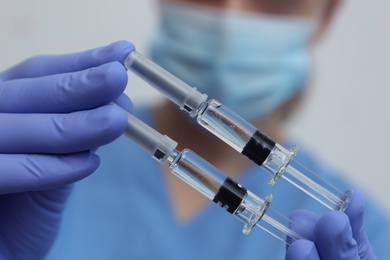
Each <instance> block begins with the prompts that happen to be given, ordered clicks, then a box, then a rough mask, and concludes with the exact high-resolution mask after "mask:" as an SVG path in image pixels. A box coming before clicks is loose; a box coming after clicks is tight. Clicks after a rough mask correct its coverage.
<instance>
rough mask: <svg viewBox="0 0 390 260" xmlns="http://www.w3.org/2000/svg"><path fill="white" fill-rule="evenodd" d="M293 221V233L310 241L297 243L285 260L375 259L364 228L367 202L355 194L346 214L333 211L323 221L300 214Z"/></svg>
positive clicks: (305, 212)
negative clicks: (365, 204)
mask: <svg viewBox="0 0 390 260" xmlns="http://www.w3.org/2000/svg"><path fill="white" fill-rule="evenodd" d="M290 219H291V221H292V222H293V223H296V225H299V227H297V226H296V225H291V226H290V227H291V229H293V230H295V231H296V232H298V233H300V234H302V235H303V236H305V237H306V238H308V239H309V240H297V241H295V242H293V243H292V244H291V245H290V246H289V248H288V249H287V253H286V259H288V260H301V259H332V260H337V259H376V257H375V254H374V252H373V250H372V248H371V245H370V242H369V241H368V238H367V235H366V232H365V228H364V198H363V196H362V194H361V193H359V192H357V191H355V193H354V195H353V198H352V200H351V202H350V205H349V206H348V208H347V209H346V211H345V213H342V212H340V211H331V212H328V213H326V214H325V215H324V216H322V217H321V218H318V217H317V216H315V215H314V214H313V213H311V212H308V211H304V210H299V211H296V212H294V213H293V214H292V215H291V216H290Z"/></svg>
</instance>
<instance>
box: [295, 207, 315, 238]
mask: <svg viewBox="0 0 390 260" xmlns="http://www.w3.org/2000/svg"><path fill="white" fill-rule="evenodd" d="M318 219H319V217H318V216H317V215H316V214H314V213H313V212H311V211H308V210H304V209H300V210H296V211H294V212H292V213H291V214H290V223H289V227H290V228H291V229H292V230H294V231H295V232H297V233H298V234H300V235H301V236H303V237H304V238H306V239H308V240H312V239H313V233H314V227H315V225H316V222H317V221H318Z"/></svg>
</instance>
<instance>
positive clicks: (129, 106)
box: [114, 94, 134, 113]
mask: <svg viewBox="0 0 390 260" xmlns="http://www.w3.org/2000/svg"><path fill="white" fill-rule="evenodd" d="M114 103H115V104H117V105H118V106H120V107H121V108H123V109H124V110H126V111H127V112H129V113H132V112H133V109H134V105H133V102H131V100H130V98H129V97H128V96H127V95H126V94H122V95H120V96H119V97H118V98H117V99H115V100H114Z"/></svg>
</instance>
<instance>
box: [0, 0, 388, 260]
mask: <svg viewBox="0 0 390 260" xmlns="http://www.w3.org/2000/svg"><path fill="white" fill-rule="evenodd" d="M338 3H339V1H338V0H319V1H309V0H290V1H284V0H278V1H267V0H262V1H244V0H230V1H211V0H210V1H207V0H202V1H200V0H198V1H196V0H176V1H173V0H172V1H165V0H161V1H160V2H159V4H160V7H159V8H160V19H161V21H160V26H159V28H158V30H157V32H156V34H155V38H154V39H153V41H152V45H151V52H150V56H151V58H152V59H153V60H155V61H156V62H157V63H158V64H160V65H161V66H163V67H164V68H166V69H167V70H169V71H171V72H172V73H173V74H175V75H177V76H178V77H180V78H181V79H183V80H184V81H186V82H188V83H189V84H190V85H192V86H195V87H197V88H198V89H199V90H200V91H201V92H205V93H207V94H209V96H210V97H214V98H216V99H218V100H220V101H221V102H222V103H223V104H225V105H227V106H228V107H230V108H231V109H232V110H234V111H236V112H237V113H238V114H240V115H241V116H243V117H244V118H246V119H247V120H249V121H251V122H252V123H253V124H254V125H256V126H257V127H258V128H259V129H261V130H262V131H264V132H265V133H267V134H268V135H269V136H270V137H272V138H273V139H274V140H276V141H277V142H278V143H281V144H283V146H285V147H291V146H292V144H294V142H293V140H290V139H289V138H288V136H287V135H286V134H285V133H284V131H283V122H284V121H285V119H286V118H287V117H288V116H289V115H290V114H291V113H293V111H294V110H295V108H296V107H297V106H298V104H299V103H300V100H301V99H302V97H303V94H304V91H305V88H306V84H307V82H308V79H309V77H310V73H309V68H310V55H309V50H310V48H311V47H312V46H314V45H315V43H316V42H317V41H318V39H320V38H321V36H322V34H323V32H324V30H325V29H326V27H327V25H328V23H329V22H330V20H331V17H332V15H333V14H334V12H335V11H336V9H337V6H338ZM133 49H134V46H133V45H132V44H130V43H128V42H117V43H113V44H111V45H109V46H105V47H101V48H97V49H94V50H90V51H85V52H81V53H76V54H68V55H60V56H39V57H34V58H32V59H29V60H26V61H25V62H23V63H21V64H19V65H17V66H16V67H13V68H11V69H9V70H7V71H5V72H3V73H1V74H0V84H1V85H0V90H1V92H0V93H2V96H1V101H2V102H1V103H2V104H0V112H1V113H2V114H1V117H2V121H4V122H6V124H2V126H1V127H0V136H7V137H9V138H6V139H4V138H1V137H0V149H2V150H1V152H2V154H1V156H0V162H2V164H3V165H6V166H7V167H6V168H7V171H5V170H3V169H4V167H1V169H2V170H0V173H1V174H0V176H5V177H4V178H2V182H1V184H0V191H1V193H2V194H3V195H1V196H0V200H1V201H0V203H1V204H0V207H1V209H2V210H1V214H0V225H1V230H2V231H1V232H0V235H1V236H0V240H1V243H0V254H1V255H2V256H3V258H8V259H12V258H16V259H18V258H22V259H23V258H27V259H29V258H34V259H35V258H36V259H39V258H43V257H45V258H46V259H283V258H285V257H286V258H287V259H320V258H321V259H372V258H374V254H376V256H377V257H379V258H381V259H387V258H389V257H390V250H388V249H387V243H386V241H389V239H390V220H389V218H388V217H387V216H386V215H385V214H384V212H382V211H381V210H380V208H379V206H378V205H375V203H373V202H372V201H371V200H370V198H369V197H367V196H365V199H366V202H365V206H363V199H362V196H361V193H357V194H355V196H354V199H353V202H352V203H351V206H350V207H349V208H348V209H347V211H346V213H345V214H344V213H341V212H327V210H326V209H325V208H324V207H323V206H322V205H320V204H319V203H318V202H316V201H314V200H313V199H311V198H309V197H308V196H307V195H305V194H304V193H302V192H301V191H299V190H298V189H295V188H294V187H292V186H291V185H290V184H288V183H286V182H284V181H280V182H278V183H277V184H276V185H275V186H274V187H269V186H268V185H267V181H268V178H269V176H268V174H266V173H265V172H264V170H263V169H261V168H259V167H258V166H256V165H254V164H253V163H251V162H250V161H249V160H247V159H246V158H244V157H242V156H240V155H239V154H237V153H236V152H235V151H233V150H232V149H231V148H229V147H227V146H226V145H225V144H224V143H223V142H221V141H220V140H218V139H217V138H216V137H214V136H212V135H211V134H210V133H208V132H206V131H204V130H203V129H202V128H201V127H199V126H198V125H197V124H196V122H194V121H192V120H191V119H190V118H189V117H188V116H187V115H185V114H183V113H182V112H181V111H179V110H178V108H177V107H176V106H175V105H174V104H172V103H170V102H168V101H164V102H162V103H160V104H157V105H154V106H147V107H139V108H138V107H137V108H134V109H133V108H132V106H131V102H130V101H129V100H128V98H127V97H126V96H124V95H122V92H123V90H124V88H125V86H126V82H127V75H126V71H125V69H124V68H123V66H122V65H121V64H123V61H124V59H125V58H126V56H127V55H128V53H129V52H130V51H132V50H133ZM75 61H77V62H75ZM32 86H33V87H34V88H32ZM15 100H18V102H15ZM19 100H21V101H24V102H21V101H20V102H19ZM111 101H115V102H116V103H117V104H120V105H121V106H122V107H123V108H125V109H127V110H129V111H132V112H133V113H134V114H135V115H136V116H137V117H139V118H140V119H142V120H143V121H144V122H146V123H148V124H149V125H150V126H152V127H153V128H155V129H157V130H158V131H159V132H161V133H164V134H166V135H168V136H170V137H171V138H172V139H174V140H176V141H177V142H178V143H179V150H181V149H183V148H185V147H188V148H190V149H192V150H194V151H195V152H196V153H198V154H199V155H201V156H202V157H203V158H205V159H207V160H208V161H209V162H210V163H212V164H213V165H215V166H216V167H217V168H219V169H220V170H221V171H223V172H224V173H225V174H227V175H229V176H230V177H232V178H233V179H235V180H237V181H238V182H240V183H241V184H243V185H244V186H245V187H246V188H248V189H249V190H251V191H252V192H254V193H255V194H257V195H259V196H260V197H265V196H266V195H267V194H269V193H271V194H273V196H274V200H273V202H272V204H271V205H272V208H274V209H276V210H278V211H279V212H281V213H282V214H284V215H285V216H289V215H290V214H291V213H292V212H294V211H295V210H297V209H299V208H303V209H307V210H310V211H311V213H309V212H302V211H298V212H296V211H295V212H296V213H294V214H293V215H292V217H293V218H294V220H298V221H300V222H305V223H306V224H307V228H308V229H312V233H313V234H312V236H313V237H312V238H311V240H312V241H313V242H311V241H307V240H299V241H296V242H294V243H293V244H292V245H291V246H290V247H289V248H288V250H287V253H286V245H285V244H284V243H283V242H281V241H279V240H277V239H276V238H274V237H272V236H271V235H270V234H268V233H266V232H264V231H263V230H261V229H256V230H253V231H252V232H251V234H250V235H248V236H244V235H243V234H242V231H241V230H242V223H241V222H240V221H238V220H237V219H235V218H234V217H232V216H231V215H229V214H228V213H227V212H226V211H224V210H223V209H222V208H220V207H218V206H216V205H214V204H212V203H210V202H209V201H208V199H207V198H205V197H203V196H202V195H201V194H200V193H198V192H197V191H195V190H193V189H192V188H191V187H189V186H188V185H187V184H185V183H183V182H182V181H181V180H179V179H178V178H176V177H175V176H173V175H172V174H171V173H170V172H169V168H168V167H167V166H164V167H162V166H160V165H159V164H157V163H156V162H155V161H153V159H151V158H150V156H149V155H147V154H146V153H145V152H143V151H142V149H140V148H139V147H137V146H136V145H135V144H133V143H132V142H130V141H129V140H128V139H126V138H125V137H123V136H120V135H121V134H122V133H123V131H124V130H125V128H126V123H127V121H126V117H125V114H124V113H123V111H122V110H121V109H119V108H118V107H117V106H116V105H112V104H109V105H106V104H108V103H110V102H111ZM4 125H7V127H5V126H4ZM18 129H28V133H29V135H26V134H25V131H20V130H18ZM119 136H120V137H119ZM118 137H119V138H118ZM113 140H115V141H113ZM105 144H107V145H105ZM102 145H105V146H103V147H100V146H102ZM96 147H100V148H99V149H98V151H97V152H96ZM95 153H97V154H98V156H99V157H100V158H101V162H100V167H99V168H97V167H98V165H99V159H98V157H97V156H96V154H95ZM296 159H297V161H299V162H300V163H302V164H303V165H305V166H306V167H308V168H310V169H311V170H313V171H314V172H315V173H317V174H319V175H320V176H321V177H322V178H324V179H326V180H328V181H329V182H331V183H333V184H334V185H335V186H337V187H338V188H340V190H347V189H349V188H354V189H356V190H359V188H358V187H353V186H352V187H351V185H352V184H351V183H348V182H346V181H345V180H344V179H343V178H342V175H341V174H339V173H338V172H336V171H334V170H333V169H332V168H330V167H328V166H326V165H322V164H321V163H319V162H318V161H317V160H316V159H315V158H314V156H313V155H312V152H311V151H309V150H306V149H304V148H301V149H300V152H299V153H298V155H297V157H296ZM92 172H94V173H93V174H91V173H92ZM89 174H91V175H90V176H88V175H89ZM87 176H88V177H87ZM80 179H82V180H81V181H78V180H80ZM76 181H78V182H77V183H76V184H75V185H73V186H72V185H70V184H71V183H73V182H76ZM363 209H364V214H363ZM314 214H317V215H318V217H317V216H315V215H314ZM363 217H365V220H364V219H363ZM364 229H365V230H366V231H367V232H365V230H364ZM366 233H367V234H366ZM371 247H372V248H371Z"/></svg>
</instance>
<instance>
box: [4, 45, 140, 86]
mask: <svg viewBox="0 0 390 260" xmlns="http://www.w3.org/2000/svg"><path fill="white" fill-rule="evenodd" d="M133 50H135V47H134V45H133V44H132V43H130V42H128V41H119V42H115V43H112V44H110V45H107V46H102V47H98V48H95V49H91V50H87V51H82V52H77V53H70V54H61V55H40V56H34V57H32V58H29V59H27V60H25V61H23V62H21V63H19V64H17V65H15V66H14V67H11V68H10V69H8V70H6V71H4V72H3V73H1V74H0V78H1V80H2V81H7V80H12V79H20V78H35V77H41V76H48V75H53V74H58V73H67V72H75V71H80V70H85V69H88V68H91V67H97V66H100V65H102V64H105V63H108V62H112V61H119V62H120V63H122V64H123V62H124V60H125V59H126V57H127V56H128V54H129V53H130V52H131V51H133Z"/></svg>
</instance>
